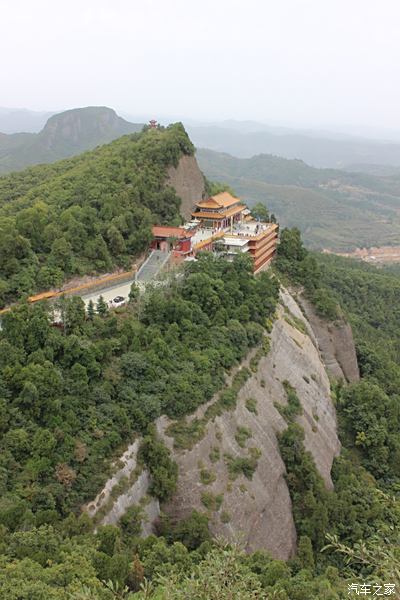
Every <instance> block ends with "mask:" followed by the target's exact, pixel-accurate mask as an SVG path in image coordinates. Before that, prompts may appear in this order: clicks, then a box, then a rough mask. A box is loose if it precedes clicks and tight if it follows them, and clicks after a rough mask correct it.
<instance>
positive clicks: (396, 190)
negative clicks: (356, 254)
mask: <svg viewBox="0 0 400 600" xmlns="http://www.w3.org/2000/svg"><path fill="white" fill-rule="evenodd" d="M196 156H197V160H198V163H199V165H200V168H201V169H202V171H203V172H204V173H205V175H206V176H207V177H208V178H209V179H211V180H214V181H220V182H224V183H228V184H229V185H231V186H232V187H233V188H234V190H235V191H236V193H237V194H238V195H239V196H241V197H243V199H244V200H245V201H246V202H248V203H249V204H250V205H251V204H254V203H256V202H260V201H261V202H263V203H265V204H266V205H267V206H268V208H269V209H270V210H271V211H272V212H275V214H276V216H277V217H278V220H279V222H280V223H281V225H283V226H289V227H293V226H297V227H299V228H300V229H301V231H302V232H303V236H304V239H305V241H306V242H307V244H308V246H310V247H312V248H315V249H321V248H327V249H331V250H336V251H342V250H344V251H345V250H352V249H354V248H357V247H371V246H383V245H399V243H400V176H398V177H395V176H393V177H377V176H374V175H368V174H363V173H348V172H346V171H341V170H337V169H317V168H315V167H310V166H309V165H307V164H305V163H304V162H303V161H301V160H288V159H285V158H281V157H278V156H272V155H267V154H262V155H258V156H254V157H252V158H249V159H243V158H235V157H234V156H231V155H229V154H226V153H219V152H214V151H212V150H205V149H199V150H198V151H197V155H196Z"/></svg>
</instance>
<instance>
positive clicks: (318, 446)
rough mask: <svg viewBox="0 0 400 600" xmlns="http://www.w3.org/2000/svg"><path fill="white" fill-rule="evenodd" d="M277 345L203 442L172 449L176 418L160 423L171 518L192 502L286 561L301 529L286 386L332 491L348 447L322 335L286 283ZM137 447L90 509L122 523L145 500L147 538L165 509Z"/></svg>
mask: <svg viewBox="0 0 400 600" xmlns="http://www.w3.org/2000/svg"><path fill="white" fill-rule="evenodd" d="M270 342H271V349H270V352H269V353H268V355H267V356H264V357H263V358H261V360H260V362H259V363H258V367H257V370H256V372H255V373H253V375H252V376H251V377H250V378H249V379H248V380H247V382H246V383H245V384H244V386H243V387H242V389H241V390H240V392H239V395H238V401H237V404H236V407H235V409H234V410H232V411H226V412H224V413H223V414H221V415H220V416H217V417H215V419H214V420H213V421H212V420H211V421H209V423H208V425H207V428H206V431H205V434H204V436H203V437H202V439H200V440H199V441H198V442H197V443H196V444H194V445H193V446H192V447H191V448H190V449H188V450H178V449H176V448H175V447H174V439H173V437H171V434H170V433H169V431H168V427H169V425H170V424H171V422H170V421H169V419H167V418H166V417H161V418H160V419H158V420H157V423H156V425H157V430H158V433H159V435H160V436H161V437H162V438H163V440H164V443H165V444H166V445H167V446H168V447H169V448H170V450H171V452H172V456H173V458H174V460H175V461H176V462H177V464H178V468H179V478H178V486H177V490H176V493H175V495H174V497H173V498H172V500H171V501H170V502H169V503H168V504H167V505H165V506H163V511H165V512H166V513H167V514H169V515H170V516H171V517H172V518H173V519H181V518H184V517H187V516H188V515H190V514H191V512H192V510H193V509H196V510H198V511H201V512H205V511H207V512H208V514H209V517H210V529H211V531H212V533H213V534H214V535H222V536H223V537H225V538H228V539H238V538H239V539H240V540H241V541H242V542H244V543H245V545H246V548H247V549H248V550H249V551H253V550H257V549H266V550H268V551H270V552H271V554H272V555H273V556H274V557H276V558H281V559H287V558H289V557H291V556H293V554H294V553H295V551H296V530H295V525H294V521H293V515H292V504H291V499H290V495H289V490H288V487H287V484H286V479H285V474H286V471H285V465H284V463H283V461H282V459H281V456H280V452H279V447H278V441H277V434H278V433H279V432H281V431H283V430H284V429H285V428H286V427H287V423H286V421H285V419H284V418H283V416H282V415H281V412H280V410H279V405H285V404H286V403H287V394H286V391H285V386H287V383H289V384H290V385H291V387H292V388H293V389H294V390H295V391H296V394H297V396H298V398H299V400H300V402H301V406H302V414H301V415H300V416H298V417H297V421H298V422H299V423H300V425H301V426H302V427H303V429H304V433H305V441H304V443H305V447H306V449H307V450H309V451H310V452H311V454H312V456H313V458H314V461H315V464H316V466H317V468H318V470H319V472H320V474H321V476H322V477H323V479H324V481H325V485H326V486H327V488H331V487H332V480H331V475H330V472H331V467H332V462H333V459H334V457H335V456H336V455H337V454H338V453H339V451H340V444H339V440H338V437H337V432H336V414H335V408H334V406H333V403H332V401H331V390H330V383H329V378H328V375H327V371H326V368H325V365H324V362H323V359H322V356H321V354H320V351H319V344H318V340H317V337H316V335H315V334H314V331H313V328H312V327H311V325H310V323H309V322H308V321H307V320H306V319H305V317H304V316H303V313H302V311H301V310H300V307H299V305H298V304H297V302H296V301H295V300H294V299H293V297H292V296H291V295H290V294H289V293H288V292H287V291H286V290H282V291H281V298H280V304H279V308H278V317H277V319H276V320H275V323H274V326H273V329H272V332H271V335H270ZM253 355H254V351H253V352H252V353H250V355H249V356H248V357H247V360H246V361H244V363H243V365H244V366H249V365H250V361H251V359H252V357H253ZM228 383H229V381H228ZM212 402H213V400H211V401H210V402H209V403H208V404H207V405H204V406H201V407H200V408H199V409H198V410H197V411H196V413H195V414H193V415H191V416H190V417H189V420H192V419H194V418H196V417H198V418H201V417H202V416H203V415H204V413H205V411H206V409H207V407H208V406H209V405H210V404H211V403H212ZM244 428H245V430H246V431H247V434H246V436H245V438H244V439H243V438H242V439H241V438H240V435H238V434H240V431H242V432H243V431H244ZM137 446H138V442H137V441H136V442H134V443H133V444H132V445H131V446H130V447H129V448H128V450H127V451H126V453H125V454H124V455H123V457H121V459H122V463H121V464H122V467H121V469H120V470H119V471H117V472H116V474H115V475H114V476H113V478H112V479H111V480H110V481H109V482H107V484H106V486H105V487H104V489H103V490H102V492H101V493H100V494H99V495H98V496H97V498H96V499H95V500H94V502H92V503H91V504H89V505H88V506H87V510H88V512H89V513H90V514H92V515H94V514H96V513H97V512H98V511H101V519H98V522H100V523H116V522H117V521H118V519H119V518H120V517H121V516H122V514H124V512H125V511H126V509H127V508H128V507H129V506H132V504H138V503H141V504H142V506H145V507H146V513H147V522H146V524H145V525H144V527H143V534H144V535H146V534H148V533H149V532H150V531H151V523H152V521H154V520H155V518H156V517H157V515H158V512H159V507H158V504H157V503H156V502H154V500H151V501H150V502H149V500H148V499H147V500H146V494H147V491H148V484H149V478H148V475H147V473H146V471H140V472H134V471H135V468H136V453H137ZM251 449H253V450H251ZM252 453H253V456H256V468H255V470H254V473H253V475H252V476H250V477H248V478H247V477H245V475H244V474H240V475H239V476H238V477H237V478H236V479H234V480H232V478H231V476H230V472H229V461H232V460H233V461H235V460H237V459H243V458H246V457H249V455H251V454H252ZM205 474H207V477H206V478H205ZM123 478H125V479H126V480H127V481H126V485H125V487H124V490H123V491H122V493H120V495H119V496H118V497H117V496H116V495H115V494H114V493H112V489H113V487H115V485H121V480H122V479H123ZM113 498H115V499H113ZM205 501H206V502H205ZM205 504H206V505H205ZM207 504H208V506H207Z"/></svg>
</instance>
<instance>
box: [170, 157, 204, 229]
mask: <svg viewBox="0 0 400 600" xmlns="http://www.w3.org/2000/svg"><path fill="white" fill-rule="evenodd" d="M167 184H168V185H171V186H172V187H173V188H175V191H176V193H177V194H178V196H179V197H180V198H181V200H182V204H181V215H182V216H183V218H184V219H190V216H191V213H192V211H193V208H194V205H195V204H196V202H198V201H199V200H201V199H202V197H203V194H204V190H205V182H204V176H203V173H202V172H201V171H200V169H199V165H198V164H197V161H196V158H195V157H194V156H185V155H184V156H182V157H181V158H180V160H179V163H178V166H177V167H176V168H175V167H169V169H168V178H167Z"/></svg>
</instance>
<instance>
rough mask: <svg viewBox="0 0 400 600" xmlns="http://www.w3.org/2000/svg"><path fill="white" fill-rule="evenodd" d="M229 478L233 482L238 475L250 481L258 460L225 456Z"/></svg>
mask: <svg viewBox="0 0 400 600" xmlns="http://www.w3.org/2000/svg"><path fill="white" fill-rule="evenodd" d="M226 464H227V467H228V473H229V478H230V479H232V480H235V479H236V478H237V477H238V476H239V475H244V476H245V477H246V478H247V479H252V477H253V475H254V471H255V470H256V468H257V464H258V458H256V457H255V456H238V457H237V458H233V456H230V455H227V456H226Z"/></svg>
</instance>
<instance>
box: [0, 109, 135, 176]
mask: <svg viewBox="0 0 400 600" xmlns="http://www.w3.org/2000/svg"><path fill="white" fill-rule="evenodd" d="M142 127H143V125H142V124H140V123H130V122H129V121H126V120H125V119H123V118H122V117H120V116H118V115H117V113H116V112H115V110H114V109H112V108H108V107H107V106H86V107H83V108H73V109H70V110H66V111H64V112H61V113H57V114H55V115H52V116H51V117H50V118H49V119H48V120H47V122H46V124H45V126H44V127H43V129H42V130H41V131H40V132H39V133H24V134H22V133H16V134H13V135H3V136H0V173H6V172H7V171H12V170H20V169H23V168H25V167H27V166H29V165H33V164H36V163H39V162H44V163H48V162H54V161H56V160H59V159H62V158H68V157H70V156H73V155H75V154H80V153H81V152H85V151H86V150H92V149H93V148H95V147H96V146H99V145H101V144H107V143H109V142H112V141H113V140H115V139H116V138H118V137H121V136H122V135H126V134H129V133H134V132H137V131H140V130H141V129H142Z"/></svg>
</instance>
